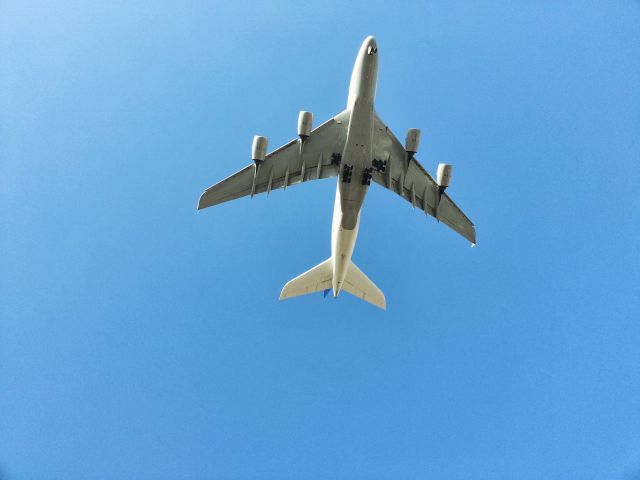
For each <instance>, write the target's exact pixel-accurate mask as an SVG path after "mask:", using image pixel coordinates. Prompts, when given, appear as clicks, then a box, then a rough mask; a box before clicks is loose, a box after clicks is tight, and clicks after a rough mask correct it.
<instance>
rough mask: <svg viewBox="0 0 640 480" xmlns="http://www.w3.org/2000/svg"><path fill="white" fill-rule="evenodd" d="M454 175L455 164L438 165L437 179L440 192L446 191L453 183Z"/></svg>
mask: <svg viewBox="0 0 640 480" xmlns="http://www.w3.org/2000/svg"><path fill="white" fill-rule="evenodd" d="M452 176H453V165H449V164H448V163H440V164H439V165H438V175H437V177H436V179H437V180H436V181H437V182H438V187H439V190H440V193H442V192H444V191H445V190H446V188H447V187H448V186H449V183H451V177H452Z"/></svg>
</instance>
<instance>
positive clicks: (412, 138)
mask: <svg viewBox="0 0 640 480" xmlns="http://www.w3.org/2000/svg"><path fill="white" fill-rule="evenodd" d="M419 146H420V129H418V128H410V129H409V130H407V138H406V140H405V141H404V149H405V150H406V151H407V154H408V155H409V160H411V159H412V158H413V156H414V155H415V153H416V152H417V151H418V147H419Z"/></svg>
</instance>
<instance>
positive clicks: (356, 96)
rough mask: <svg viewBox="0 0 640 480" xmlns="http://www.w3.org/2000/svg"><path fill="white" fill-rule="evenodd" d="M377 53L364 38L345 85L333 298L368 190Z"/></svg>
mask: <svg viewBox="0 0 640 480" xmlns="http://www.w3.org/2000/svg"><path fill="white" fill-rule="evenodd" d="M377 50H378V47H377V45H376V41H375V39H374V38H373V37H367V39H365V41H364V43H363V44H362V47H360V51H359V52H358V57H357V58H356V63H355V65H354V67H353V73H352V75H351V83H350V85H349V99H348V102H347V109H348V110H350V111H351V116H350V120H349V127H348V130H347V140H346V143H345V147H344V151H343V152H342V166H341V174H340V175H338V187H337V190H336V201H335V207H334V210H333V225H332V229H331V257H332V259H333V282H332V287H333V296H334V297H337V296H338V294H339V293H340V291H341V290H342V285H343V283H344V280H345V277H346V275H347V271H348V269H349V265H350V264H351V256H352V255H353V249H354V247H355V243H356V238H357V236H358V227H359V225H360V209H361V208H362V203H363V201H364V197H365V195H366V194H367V190H368V188H369V187H368V185H367V182H366V181H363V178H364V175H365V169H367V168H370V167H371V161H372V160H373V122H374V106H373V103H374V99H375V93H376V81H377V77H378V54H377ZM345 167H346V168H349V169H351V176H350V177H351V180H350V181H349V182H345V181H344V169H345Z"/></svg>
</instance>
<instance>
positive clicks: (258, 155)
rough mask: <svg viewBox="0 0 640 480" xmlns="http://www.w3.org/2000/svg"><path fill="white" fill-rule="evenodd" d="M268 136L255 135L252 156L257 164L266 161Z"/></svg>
mask: <svg viewBox="0 0 640 480" xmlns="http://www.w3.org/2000/svg"><path fill="white" fill-rule="evenodd" d="M268 142H269V141H268V140H267V137H261V136H259V135H256V136H255V137H253V145H252V146H251V158H252V159H253V161H254V162H256V164H258V163H261V162H264V157H265V156H266V155H267V144H268Z"/></svg>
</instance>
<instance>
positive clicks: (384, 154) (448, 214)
mask: <svg viewBox="0 0 640 480" xmlns="http://www.w3.org/2000/svg"><path fill="white" fill-rule="evenodd" d="M374 158H376V159H378V160H382V161H385V160H386V162H387V164H386V168H385V171H384V172H378V171H376V170H374V171H373V177H372V178H373V180H374V181H375V182H376V183H377V184H379V185H382V186H383V187H385V188H387V189H389V190H391V191H393V192H395V193H397V194H398V195H400V196H401V197H402V198H404V199H405V200H407V201H408V202H410V203H411V204H412V205H413V206H414V207H419V208H420V209H421V210H423V211H424V212H425V213H426V214H428V215H431V216H432V217H435V218H437V219H438V220H440V221H442V223H444V224H445V225H447V226H449V227H450V228H452V229H453V230H455V231H456V232H458V233H459V234H460V235H462V236H463V237H464V238H466V239H467V240H469V241H470V242H471V243H473V244H475V243H476V229H475V227H474V225H473V223H471V220H469V219H468V218H467V216H466V215H465V214H464V213H462V210H460V208H458V206H457V205H456V204H455V203H453V200H451V198H449V196H448V195H447V194H446V193H443V194H442V196H441V197H440V201H439V202H438V196H439V193H438V184H437V183H436V182H435V180H434V179H433V178H431V176H430V175H429V174H428V173H427V171H426V170H425V169H424V167H423V166H422V165H420V163H419V162H418V161H417V160H416V159H415V158H413V159H412V160H411V162H410V163H409V166H408V168H407V153H406V151H405V149H404V146H403V145H402V143H400V141H398V139H397V138H396V136H395V135H394V134H393V132H392V131H391V130H389V128H388V127H387V126H386V125H385V124H384V122H383V121H382V120H381V119H380V117H378V115H377V114H376V118H375V124H374Z"/></svg>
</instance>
